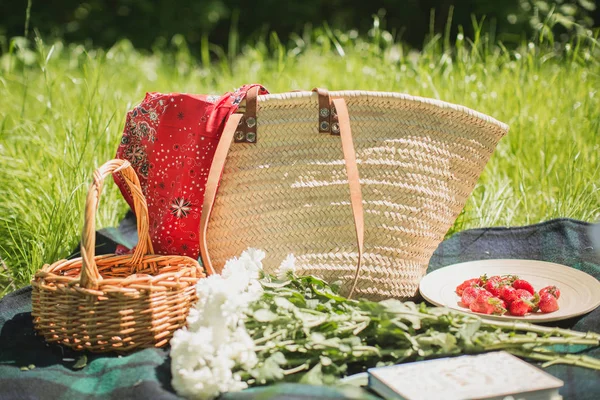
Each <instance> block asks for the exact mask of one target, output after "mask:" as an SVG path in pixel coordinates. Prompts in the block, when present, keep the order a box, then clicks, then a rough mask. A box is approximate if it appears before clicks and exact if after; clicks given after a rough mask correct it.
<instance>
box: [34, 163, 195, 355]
mask: <svg viewBox="0 0 600 400" xmlns="http://www.w3.org/2000/svg"><path fill="white" fill-rule="evenodd" d="M117 172H120V173H121V174H122V176H123V178H124V180H125V181H126V182H127V184H128V186H129V189H130V190H131V193H132V195H133V198H134V204H135V211H136V215H137V223H138V235H139V243H138V246H137V247H136V250H135V252H134V253H133V254H128V255H114V254H111V255H102V256H94V249H95V242H96V237H95V234H96V233H95V221H94V219H95V214H96V209H97V206H98V198H99V196H100V193H101V191H102V183H103V181H104V178H105V177H106V176H108V175H110V174H111V173H117ZM81 243H82V244H81V254H82V257H81V258H77V259H74V260H68V261H67V260H61V261H57V262H55V263H54V264H52V265H45V266H44V267H43V268H42V269H41V270H40V271H38V272H37V273H36V274H35V277H34V279H33V280H32V286H33V294H32V306H33V311H32V315H33V317H34V325H35V329H36V330H37V331H38V333H40V334H41V335H43V336H44V338H45V339H46V341H47V342H57V343H60V344H63V345H66V346H69V347H72V348H74V349H76V350H84V349H85V350H90V351H95V352H104V351H128V350H132V349H134V348H138V347H153V346H155V347H160V346H163V345H165V344H167V342H168V341H169V339H170V338H171V336H172V334H173V332H174V331H175V330H176V329H179V328H180V327H182V326H183V325H184V324H185V319H186V317H187V314H188V311H189V308H190V306H191V305H192V304H193V303H194V302H195V301H196V300H197V298H196V289H195V284H196V282H197V281H198V279H200V278H201V277H203V276H204V274H203V272H202V269H201V268H200V266H199V265H198V262H197V261H195V260H193V259H191V258H189V257H183V256H162V255H152V254H147V253H152V243H151V242H150V238H149V236H148V210H147V207H146V199H145V198H144V196H143V194H142V191H141V188H140V183H139V180H138V177H137V175H136V174H135V171H134V170H133V168H131V166H130V164H129V162H127V161H123V160H112V161H109V162H107V163H106V164H104V165H103V166H101V167H100V168H99V169H98V170H97V171H96V172H95V173H94V181H93V183H92V185H91V187H90V191H89V193H88V196H87V201H86V208H85V222H84V228H83V234H82V242H81Z"/></svg>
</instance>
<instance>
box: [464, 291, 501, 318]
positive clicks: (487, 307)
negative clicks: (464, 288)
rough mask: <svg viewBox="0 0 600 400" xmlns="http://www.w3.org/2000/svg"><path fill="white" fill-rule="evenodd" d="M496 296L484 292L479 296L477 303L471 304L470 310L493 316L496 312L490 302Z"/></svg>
mask: <svg viewBox="0 0 600 400" xmlns="http://www.w3.org/2000/svg"><path fill="white" fill-rule="evenodd" d="M493 297H494V296H492V294H491V293H490V292H488V291H486V290H482V291H480V292H479V293H478V294H477V297H476V298H475V301H474V302H472V303H471V305H470V306H469V309H470V310H471V311H473V312H478V313H482V314H491V313H493V312H494V309H495V307H494V305H492V304H491V303H490V302H489V300H490V299H492V298H493Z"/></svg>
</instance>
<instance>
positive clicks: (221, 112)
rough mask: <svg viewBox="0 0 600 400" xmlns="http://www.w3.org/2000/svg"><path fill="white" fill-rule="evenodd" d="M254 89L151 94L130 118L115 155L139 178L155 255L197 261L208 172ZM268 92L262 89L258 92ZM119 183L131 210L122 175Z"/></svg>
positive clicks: (130, 113)
mask: <svg viewBox="0 0 600 400" xmlns="http://www.w3.org/2000/svg"><path fill="white" fill-rule="evenodd" d="M253 86H260V85H256V84H254V85H245V86H242V87H241V88H239V89H237V90H236V91H235V92H233V93H226V94H225V95H223V96H207V95H194V94H184V93H171V94H162V93H147V94H146V98H145V99H144V100H143V101H142V103H141V104H140V105H139V106H137V107H135V108H134V109H133V110H131V111H130V112H129V113H128V114H127V122H126V124H125V130H124V132H123V138H122V139H121V144H120V146H119V148H118V150H117V156H116V157H117V158H120V159H125V160H128V161H129V162H130V163H131V165H132V166H133V168H134V169H135V171H136V172H137V174H138V176H139V178H140V183H141V185H142V191H143V193H144V195H145V196H146V200H147V202H148V213H149V217H150V238H151V239H152V244H153V246H154V252H155V253H156V254H179V255H185V256H189V257H192V258H195V259H196V258H198V255H199V249H198V229H199V225H200V213H201V212H202V203H203V201H204V186H205V185H206V179H207V177H208V171H209V169H210V165H211V162H212V159H213V156H214V154H215V150H216V147H217V143H218V142H219V137H220V136H221V132H222V131H223V128H224V126H225V122H226V120H227V118H228V117H229V116H230V115H231V114H232V113H234V112H235V111H236V110H237V108H238V105H239V104H240V102H241V101H242V100H243V99H244V97H245V95H246V92H247V91H248V90H249V89H250V88H251V87H253ZM266 93H268V92H267V91H266V90H265V89H264V88H263V87H262V86H261V87H260V92H259V94H266ZM115 182H116V183H117V185H118V186H119V188H120V189H121V193H122V194H123V196H124V197H125V200H127V203H129V206H130V207H131V208H132V209H133V201H132V198H131V194H130V193H129V191H128V189H127V185H126V184H125V182H124V181H123V179H122V178H121V177H120V175H115Z"/></svg>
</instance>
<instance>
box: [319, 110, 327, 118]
mask: <svg viewBox="0 0 600 400" xmlns="http://www.w3.org/2000/svg"><path fill="white" fill-rule="evenodd" d="M319 115H321V117H323V118H326V117H328V116H329V108H321V109H320V110H319Z"/></svg>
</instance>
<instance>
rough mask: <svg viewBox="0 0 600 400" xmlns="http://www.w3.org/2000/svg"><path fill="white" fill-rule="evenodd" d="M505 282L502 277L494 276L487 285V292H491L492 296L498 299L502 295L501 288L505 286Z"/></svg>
mask: <svg viewBox="0 0 600 400" xmlns="http://www.w3.org/2000/svg"><path fill="white" fill-rule="evenodd" d="M504 285H505V284H504V281H503V279H502V277H500V276H492V277H491V278H489V279H488V280H487V282H486V283H485V286H484V287H485V290H487V291H488V292H490V293H491V294H492V295H494V296H496V297H498V296H499V295H500V288H501V287H502V286H504Z"/></svg>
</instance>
